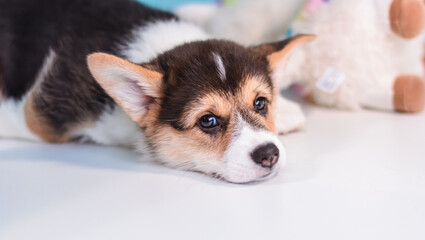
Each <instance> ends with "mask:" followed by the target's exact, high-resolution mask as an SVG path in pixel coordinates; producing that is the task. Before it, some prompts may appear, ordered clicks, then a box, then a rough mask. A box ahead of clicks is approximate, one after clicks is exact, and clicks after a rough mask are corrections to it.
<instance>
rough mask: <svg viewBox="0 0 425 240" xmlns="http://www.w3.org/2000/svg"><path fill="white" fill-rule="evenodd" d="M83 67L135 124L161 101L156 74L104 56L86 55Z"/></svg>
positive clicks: (159, 82) (159, 80) (158, 76)
mask: <svg viewBox="0 0 425 240" xmlns="http://www.w3.org/2000/svg"><path fill="white" fill-rule="evenodd" d="M87 63H88V66H89V69H90V72H91V73H92V75H93V77H94V78H95V79H96V81H97V82H98V83H99V85H100V86H101V87H102V88H103V89H104V90H105V91H106V92H107V93H108V95H109V96H111V97H112V98H113V99H114V100H115V102H116V103H118V104H119V105H120V106H121V107H122V108H123V109H124V111H125V112H126V113H127V114H128V115H129V116H130V118H131V119H132V120H133V121H135V122H137V123H139V122H140V121H141V120H142V118H143V117H144V115H145V114H146V112H147V111H148V110H149V107H150V105H151V104H153V103H154V102H155V99H157V98H159V97H161V84H162V77H163V75H162V74H161V73H159V72H157V71H154V70H151V69H149V68H147V67H143V66H140V65H137V64H133V63H130V62H128V61H126V60H124V59H121V58H118V57H115V56H112V55H109V54H105V53H94V54H91V55H89V56H88V58H87Z"/></svg>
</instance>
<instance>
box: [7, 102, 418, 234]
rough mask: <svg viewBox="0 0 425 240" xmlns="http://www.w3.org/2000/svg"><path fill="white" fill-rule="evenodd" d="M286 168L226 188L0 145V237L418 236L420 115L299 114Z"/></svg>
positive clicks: (119, 154)
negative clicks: (300, 127) (302, 119)
mask: <svg viewBox="0 0 425 240" xmlns="http://www.w3.org/2000/svg"><path fill="white" fill-rule="evenodd" d="M307 117H308V123H307V125H306V128H305V130H304V131H302V132H298V133H294V134H290V135H288V136H284V137H282V140H283V142H284V143H285V145H286V147H287V150H288V164H287V167H286V168H285V169H284V170H283V171H281V173H280V174H279V175H278V176H277V177H276V178H274V179H272V180H270V181H267V182H263V183H259V184H250V185H234V184H229V183H225V182H221V181H219V180H216V179H213V178H210V177H207V176H203V175H201V174H198V173H189V172H180V171H175V170H171V169H168V168H165V167H162V166H158V165H155V164H152V163H141V162H139V161H138V156H137V155H136V154H134V153H132V152H130V151H128V150H125V149H119V148H111V147H99V146H88V145H72V144H71V145H47V144H36V143H27V142H18V141H9V140H0V239H1V240H15V239H19V240H20V239H23V240H29V239H31V240H34V239H43V240H46V239H55V240H58V239H60V240H65V239H78V240H82V239H91V240H92V239H102V240H105V239H125V240H129V239H255V240H258V239H306V240H312V239H338V240H341V239H356V240H359V239H361V240H365V239H385V240H391V239H403V240H405V239H408V240H416V239H418V240H419V239H420V240H423V239H425V114H419V115H402V114H396V113H382V112H374V111H362V112H355V113H352V112H339V111H335V110H328V109H321V108H317V107H308V108H307Z"/></svg>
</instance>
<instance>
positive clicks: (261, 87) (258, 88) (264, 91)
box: [238, 77, 278, 132]
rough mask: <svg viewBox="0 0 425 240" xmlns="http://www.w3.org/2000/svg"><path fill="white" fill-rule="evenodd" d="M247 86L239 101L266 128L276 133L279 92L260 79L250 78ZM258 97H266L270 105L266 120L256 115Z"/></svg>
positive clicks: (243, 88) (241, 92)
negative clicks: (276, 105) (276, 107)
mask: <svg viewBox="0 0 425 240" xmlns="http://www.w3.org/2000/svg"><path fill="white" fill-rule="evenodd" d="M245 82H246V83H245V85H244V86H243V87H242V88H241V91H240V93H239V96H238V99H240V100H241V102H240V104H241V105H243V106H244V107H245V108H246V109H249V110H250V112H251V113H252V117H253V118H255V119H256V120H257V121H258V122H259V123H260V124H261V125H263V126H265V127H266V128H267V129H268V130H269V131H272V132H276V128H275V121H274V120H275V102H276V96H277V94H278V93H277V90H275V89H271V88H270V87H269V86H268V85H267V84H264V82H262V81H261V79H259V78H258V77H249V78H248V79H247V80H246V81H245ZM258 97H265V98H266V99H267V101H268V102H269V103H270V104H269V106H268V109H269V110H268V113H267V117H266V119H264V117H262V116H258V114H253V113H254V111H255V110H254V101H255V99H256V98H258Z"/></svg>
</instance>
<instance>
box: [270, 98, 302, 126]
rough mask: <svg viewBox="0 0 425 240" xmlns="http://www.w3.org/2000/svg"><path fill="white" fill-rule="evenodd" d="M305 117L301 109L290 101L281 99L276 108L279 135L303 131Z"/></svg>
mask: <svg viewBox="0 0 425 240" xmlns="http://www.w3.org/2000/svg"><path fill="white" fill-rule="evenodd" d="M304 124H305V116H304V113H303V112H302V110H301V107H300V106H299V105H298V104H296V103H294V102H291V101H289V100H286V99H284V98H282V97H279V98H278V100H277V108H276V130H277V132H278V134H287V133H290V132H294V131H297V130H299V129H301V128H302V127H303V126H304Z"/></svg>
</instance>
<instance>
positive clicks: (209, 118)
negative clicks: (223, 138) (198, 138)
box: [198, 114, 220, 134]
mask: <svg viewBox="0 0 425 240" xmlns="http://www.w3.org/2000/svg"><path fill="white" fill-rule="evenodd" d="M198 126H199V127H200V128H201V129H202V130H203V131H204V132H206V133H209V134H216V133H218V132H219V131H220V127H219V126H220V123H219V119H218V117H216V116H214V115H212V114H207V115H204V116H202V117H201V118H200V119H199V120H198Z"/></svg>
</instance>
